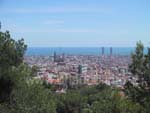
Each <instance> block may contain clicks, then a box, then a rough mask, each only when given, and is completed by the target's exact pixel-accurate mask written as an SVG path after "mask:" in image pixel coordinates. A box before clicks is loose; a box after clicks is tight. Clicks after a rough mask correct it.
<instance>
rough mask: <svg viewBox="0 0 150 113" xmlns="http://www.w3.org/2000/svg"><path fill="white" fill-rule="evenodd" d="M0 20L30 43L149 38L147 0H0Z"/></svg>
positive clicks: (116, 42) (129, 42)
mask: <svg viewBox="0 0 150 113" xmlns="http://www.w3.org/2000/svg"><path fill="white" fill-rule="evenodd" d="M0 21H1V22H2V31H5V30H9V31H10V32H11V35H12V36H13V38H14V39H16V40H17V39H19V38H24V39H25V42H26V43H27V44H28V46H30V47H37V46H38V47H50V46H57V47H63V46H65V47H66V46H73V47H74V46H75V47H76V46H79V47H81V46H86V47H87V46H88V47H89V46H92V47H95V46H96V47H100V46H117V47H120V46H121V47H126V46H135V43H136V41H138V40H141V41H142V42H143V43H144V44H145V45H146V46H148V45H149V43H148V42H150V0H0Z"/></svg>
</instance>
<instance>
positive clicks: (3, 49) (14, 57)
mask: <svg viewBox="0 0 150 113" xmlns="http://www.w3.org/2000/svg"><path fill="white" fill-rule="evenodd" d="M26 47H27V46H26V45H25V44H24V40H23V39H21V40H18V41H15V40H13V39H12V38H11V37H10V34H9V32H8V31H6V32H5V33H3V32H0V102H5V101H8V100H9V96H10V93H11V91H12V88H13V85H14V81H12V78H13V77H12V76H11V75H12V73H11V70H12V68H13V67H18V66H19V65H20V64H21V63H22V62H23V56H24V53H25V50H26Z"/></svg>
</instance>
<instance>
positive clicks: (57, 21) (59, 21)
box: [43, 20, 65, 25]
mask: <svg viewBox="0 0 150 113" xmlns="http://www.w3.org/2000/svg"><path fill="white" fill-rule="evenodd" d="M43 23H44V24H46V25H49V24H64V23H65V22H64V21H63V20H47V21H45V22H43Z"/></svg>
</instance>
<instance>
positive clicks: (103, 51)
mask: <svg viewBox="0 0 150 113" xmlns="http://www.w3.org/2000/svg"><path fill="white" fill-rule="evenodd" d="M104 54H105V50H104V47H102V55H104Z"/></svg>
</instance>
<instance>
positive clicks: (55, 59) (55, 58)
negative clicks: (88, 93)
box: [54, 52, 57, 62]
mask: <svg viewBox="0 0 150 113" xmlns="http://www.w3.org/2000/svg"><path fill="white" fill-rule="evenodd" d="M56 61H57V55H56V52H54V62H56Z"/></svg>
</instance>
